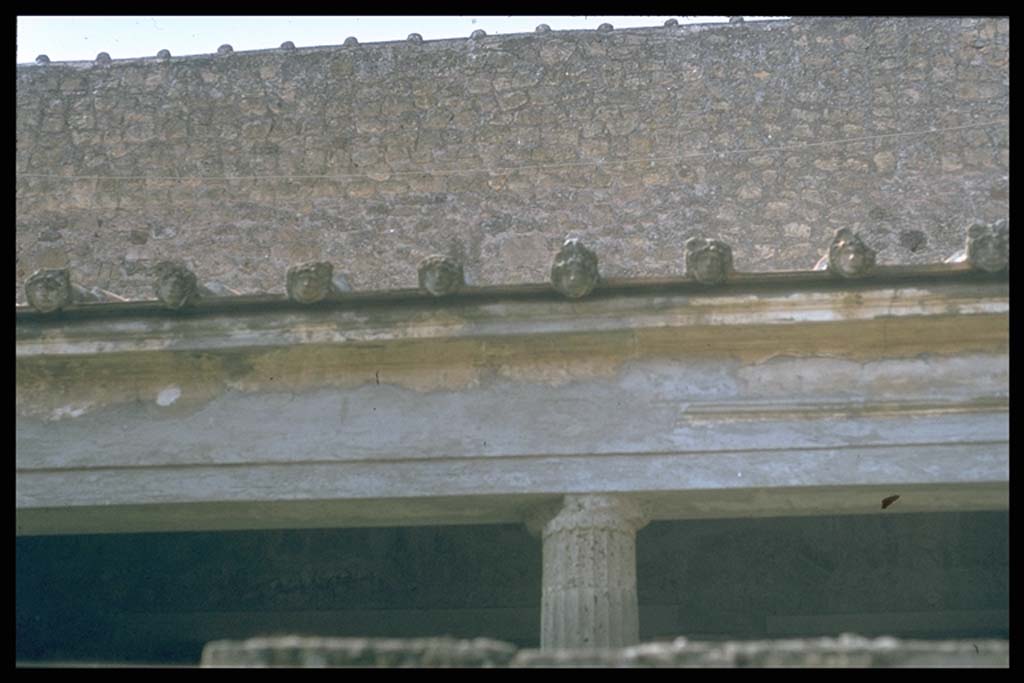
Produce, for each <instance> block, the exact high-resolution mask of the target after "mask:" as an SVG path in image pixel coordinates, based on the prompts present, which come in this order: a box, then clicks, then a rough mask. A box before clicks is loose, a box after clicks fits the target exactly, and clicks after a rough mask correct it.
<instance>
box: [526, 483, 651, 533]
mask: <svg viewBox="0 0 1024 683" xmlns="http://www.w3.org/2000/svg"><path fill="white" fill-rule="evenodd" d="M649 521H650V520H649V519H648V517H647V514H646V513H645V512H644V510H643V507H642V506H641V505H640V503H638V502H637V501H636V500H634V499H633V498H631V497H629V496H622V495H615V494H604V493H586V494H567V495H566V496H564V497H563V498H562V502H561V505H559V504H558V503H549V504H548V505H544V506H541V507H539V508H537V509H536V510H534V512H533V513H532V514H530V515H529V516H528V517H527V519H526V528H527V529H529V531H530V533H531V534H533V535H534V536H541V537H546V536H549V535H551V534H553V533H558V532H559V531H568V530H574V529H608V530H611V531H622V532H626V533H630V534H634V533H636V532H637V531H639V530H640V529H642V528H643V527H644V526H646V525H647V522H649Z"/></svg>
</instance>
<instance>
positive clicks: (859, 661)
mask: <svg viewBox="0 0 1024 683" xmlns="http://www.w3.org/2000/svg"><path fill="white" fill-rule="evenodd" d="M1008 645H1009V644H1008V642H1007V641H1001V640H988V639H986V640H981V639H979V640H959V641H956V640H949V641H934V640H898V639H896V638H889V637H880V638H864V637H862V636H857V635H852V634H843V635H841V636H839V637H838V638H800V639H796V638H794V639H787V640H750V641H736V640H733V641H726V642H699V641H696V642H695V641H689V640H687V639H686V638H678V639H676V640H675V641H673V642H670V643H645V644H642V645H636V646H633V647H627V648H617V649H612V648H608V649H575V650H572V649H562V650H520V651H519V653H518V654H517V655H516V656H515V658H514V659H513V660H512V662H511V663H510V665H509V666H511V667H515V668H535V667H606V668H613V667H614V668H648V667H651V668H658V667H669V668H679V667H714V668H723V667H728V668H749V667H814V668H820V667H827V668H846V667H858V668H869V667H870V668H883V667H949V666H952V667H980V668H983V667H1007V666H1009V647H1008Z"/></svg>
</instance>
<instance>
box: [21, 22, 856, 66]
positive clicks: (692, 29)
mask: <svg viewBox="0 0 1024 683" xmlns="http://www.w3.org/2000/svg"><path fill="white" fill-rule="evenodd" d="M812 18H813V17H803V18H801V19H802V20H804V21H806V20H807V19H812ZM822 18H823V19H830V20H842V17H822ZM791 23H793V19H764V20H754V21H747V22H745V27H746V28H766V29H770V28H774V27H776V26H778V25H783V24H786V25H788V24H791ZM735 26H736V25H735V24H732V26H731V27H732V28H735ZM666 28H668V29H671V33H672V34H674V35H679V34H687V33H699V32H701V31H706V30H708V29H709V28H711V29H714V28H725V29H727V28H730V24H729V22H727V21H714V22H706V23H702V24H678V25H673V26H666V25H664V24H659V25H656V26H635V27H629V28H616V29H615V30H614V32H613V34H614V35H621V34H629V33H638V32H650V33H652V34H656V35H664V34H665V33H666V31H665V29H666ZM574 33H575V34H579V35H580V36H593V35H594V34H596V33H598V30H597V29H595V28H585V29H567V30H554V29H552V30H551V31H548V32H544V33H543V34H538V33H536V32H535V31H523V32H519V33H494V34H489V35H487V36H486V38H487V39H488V42H490V41H494V42H498V41H500V40H502V39H512V38H515V39H522V38H527V37H528V38H534V39H536V38H538V36H539V35H543V36H544V37H545V38H551V37H555V36H563V35H569V34H574ZM602 35H604V34H602ZM474 42H478V39H473V38H469V37H466V36H461V37H452V38H434V39H427V38H424V39H423V42H422V43H420V45H427V44H431V45H434V44H439V43H462V44H465V45H467V46H468V45H470V44H472V43H474ZM408 45H409V41H408V39H406V38H400V39H397V40H382V41H376V42H369V43H359V46H360V47H364V48H366V47H369V48H374V47H387V46H390V47H398V46H408ZM346 47H347V48H351V44H350V45H347V46H346V45H343V44H340V43H339V44H335V45H310V46H307V47H296V48H295V49H289V50H287V51H286V52H287V53H288V54H289V55H295V54H310V53H314V52H326V51H328V50H341V49H343V48H346ZM281 52H282V50H281V48H280V46H276V47H266V48H259V49H256V50H235V51H233V52H231V53H230V54H231V55H232V56H233V57H244V56H250V55H260V54H266V55H270V54H277V55H280V54H281ZM222 56H223V54H218V52H217V49H214V50H211V51H210V52H200V53H196V54H187V55H173V56H171V57H170V58H169V59H167V58H165V59H158V58H157V57H153V56H144V57H125V58H123V59H112V60H111V61H110V62H109V63H108V66H109V65H118V66H119V65H122V64H133V63H152V62H168V61H171V62H181V61H184V60H200V59H212V58H214V57H222ZM15 66H16V67H17V68H19V69H20V68H25V69H30V68H34V69H38V68H39V67H40V66H44V65H41V64H38V63H36V62H34V61H33V62H21V63H19V64H16V65H15ZM45 66H66V67H76V68H91V67H95V66H96V62H95V61H94V59H77V60H67V61H50V62H48V63H46V64H45Z"/></svg>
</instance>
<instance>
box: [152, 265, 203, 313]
mask: <svg viewBox="0 0 1024 683" xmlns="http://www.w3.org/2000/svg"><path fill="white" fill-rule="evenodd" d="M156 273H157V281H156V287H155V289H156V297H157V298H158V299H160V301H161V302H163V304H164V306H165V307H166V308H170V309H173V310H177V309H180V308H184V307H185V306H188V305H190V304H194V303H195V302H196V301H197V300H198V299H199V287H198V283H197V280H196V274H195V273H193V272H192V271H191V270H189V269H188V268H187V267H186V266H185V265H184V264H182V263H179V262H174V261H163V262H161V263H158V264H157V266H156Z"/></svg>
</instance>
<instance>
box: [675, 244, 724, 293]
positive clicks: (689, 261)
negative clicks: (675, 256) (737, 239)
mask: <svg viewBox="0 0 1024 683" xmlns="http://www.w3.org/2000/svg"><path fill="white" fill-rule="evenodd" d="M732 269H733V268H732V249H731V248H730V247H729V245H728V244H726V243H725V242H721V241H719V240H708V239H704V238H703V237H691V238H690V239H688V240H686V274H687V276H689V277H692V278H693V279H695V280H697V282H700V283H701V284H705V285H717V284H721V283H722V282H725V280H726V279H727V278H728V277H729V274H730V273H731V272H732Z"/></svg>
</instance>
